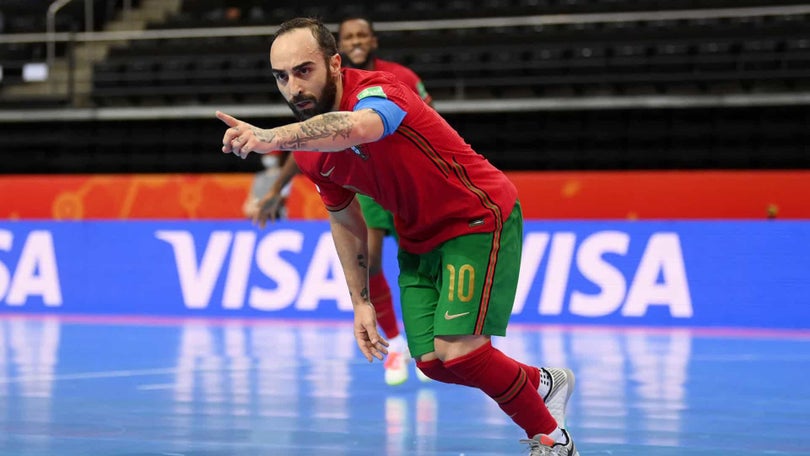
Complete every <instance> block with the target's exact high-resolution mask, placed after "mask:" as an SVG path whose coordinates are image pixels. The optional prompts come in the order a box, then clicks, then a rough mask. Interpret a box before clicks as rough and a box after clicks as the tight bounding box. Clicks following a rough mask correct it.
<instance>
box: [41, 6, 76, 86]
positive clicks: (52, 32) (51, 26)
mask: <svg viewBox="0 0 810 456" xmlns="http://www.w3.org/2000/svg"><path fill="white" fill-rule="evenodd" d="M71 1H73V0H54V2H53V3H51V4H50V5H48V12H47V13H46V14H45V35H46V47H47V57H46V61H47V64H48V71H51V69H52V68H53V62H54V60H56V13H57V12H58V11H59V10H60V9H62V7H64V6H65V5H67V4H68V3H70V2H71ZM60 41H63V40H60Z"/></svg>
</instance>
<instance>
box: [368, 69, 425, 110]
mask: <svg viewBox="0 0 810 456" xmlns="http://www.w3.org/2000/svg"><path fill="white" fill-rule="evenodd" d="M374 71H387V72H389V73H392V74H393V75H394V76H396V77H397V79H399V80H400V81H402V82H404V83H405V85H407V86H408V87H410V88H411V89H413V90H414V92H416V93H417V94H419V96H420V97H422V100H424V101H425V103H430V102H431V101H433V98H432V97H431V96H430V94H429V93H428V92H427V90H425V85H424V84H422V80H421V79H419V76H417V75H416V73H414V72H413V70H411V69H410V68H408V67H406V66H404V65H400V64H398V63H396V62H390V61H388V60H383V59H378V58H374Z"/></svg>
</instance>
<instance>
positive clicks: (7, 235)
mask: <svg viewBox="0 0 810 456" xmlns="http://www.w3.org/2000/svg"><path fill="white" fill-rule="evenodd" d="M524 234H525V238H524V253H523V258H522V261H521V280H520V283H519V285H518V292H517V298H516V301H515V307H514V310H513V321H515V322H526V323H554V324H610V325H643V326H689V327H742V328H794V329H809V328H810V222H804V221H801V222H798V221H762V222H758V221H757V222H736V221H735V222H727V221H722V222H720V221H717V222H637V221H636V222H632V221H628V222H622V221H619V222H575V221H565V222H539V221H528V222H527V223H526V226H525V233H524ZM395 253H396V245H395V244H394V243H393V241H389V243H388V244H386V263H385V268H386V271H387V275H388V276H389V280H390V281H391V282H392V287H393V288H394V290H392V291H394V293H395V294H396V290H395V288H396V286H395V284H396V281H395V277H396V272H397V265H396V254H395ZM0 312H5V313H9V312H15V313H16V312H18V313H56V314H83V315H87V314H89V315H142V316H183V317H240V318H246V317H269V318H313V319H349V318H351V302H350V300H349V296H348V292H347V290H346V285H345V282H344V279H343V276H342V271H341V268H340V263H339V261H338V258H337V254H336V253H335V248H334V245H333V243H332V238H331V235H330V233H329V226H328V223H326V222H282V223H277V224H274V225H272V226H271V227H270V228H269V229H267V230H257V229H255V228H254V227H253V226H251V225H250V224H249V223H247V222H241V221H234V222H221V221H217V222H189V221H182V222H179V221H178V222H172V221H149V222H134V221H83V222H2V223H0Z"/></svg>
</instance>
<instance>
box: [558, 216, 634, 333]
mask: <svg viewBox="0 0 810 456" xmlns="http://www.w3.org/2000/svg"><path fill="white" fill-rule="evenodd" d="M629 245H630V236H628V235H627V233H620V232H618V231H604V232H601V233H596V234H593V235H591V236H589V237H588V238H586V239H585V240H584V241H583V242H582V244H581V245H580V246H579V250H578V251H577V267H578V268H579V271H580V272H581V273H582V275H583V276H585V278H586V279H588V280H590V281H591V282H593V283H594V284H596V285H597V286H598V287H599V288H601V289H602V292H601V293H599V294H596V295H589V294H585V293H582V292H580V291H576V290H575V291H573V292H572V293H571V306H570V310H571V313H572V314H574V315H582V316H585V317H602V316H605V315H609V314H611V313H613V312H615V311H616V310H617V309H618V308H619V306H621V305H622V299H624V293H625V291H626V290H627V283H626V282H625V280H624V276H623V275H622V273H621V272H620V271H619V270H618V269H616V268H615V267H613V265H611V264H610V263H608V262H607V261H605V259H604V258H603V257H602V255H604V254H605V253H616V254H619V255H627V248H628V246H629Z"/></svg>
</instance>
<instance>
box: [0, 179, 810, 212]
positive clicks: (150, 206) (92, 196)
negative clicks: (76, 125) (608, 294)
mask: <svg viewBox="0 0 810 456" xmlns="http://www.w3.org/2000/svg"><path fill="white" fill-rule="evenodd" d="M507 174H508V175H509V177H510V179H512V181H513V182H514V183H515V185H516V186H517V188H518V192H519V194H520V199H521V203H522V206H523V211H524V217H525V218H527V219H765V218H774V217H775V218H780V219H808V218H810V170H808V171H649V172H647V171H628V172H528V171H527V172H509V173H507ZM252 179H253V175H252V174H183V175H64V176H63V175H24V176H12V175H7V176H1V175H0V218H3V219H6V220H8V219H11V220H16V219H55V220H81V219H240V218H242V217H243V216H242V203H243V202H244V200H245V197H246V195H247V192H248V190H249V189H250V185H251V182H252ZM287 207H288V211H289V216H290V218H293V219H321V218H325V217H326V212H325V210H324V209H323V207H322V205H321V202H320V198H319V197H318V194H317V192H316V191H315V188H314V186H313V185H312V184H310V183H309V182H308V181H307V180H306V179H305V178H302V177H300V176H299V177H297V178H296V179H295V181H294V182H293V190H292V193H291V195H290V199H289V201H288V204H287Z"/></svg>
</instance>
